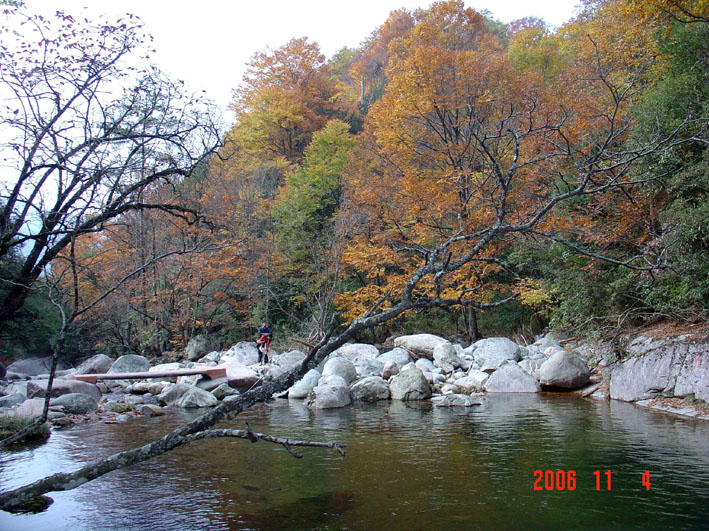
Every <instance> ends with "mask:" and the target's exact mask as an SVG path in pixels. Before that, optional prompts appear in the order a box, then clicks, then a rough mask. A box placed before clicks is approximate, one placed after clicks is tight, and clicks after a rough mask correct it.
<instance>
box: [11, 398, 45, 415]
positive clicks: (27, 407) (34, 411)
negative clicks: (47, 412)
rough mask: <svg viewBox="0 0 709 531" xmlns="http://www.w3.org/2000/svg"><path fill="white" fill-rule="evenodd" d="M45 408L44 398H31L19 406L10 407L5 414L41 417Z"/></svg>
mask: <svg viewBox="0 0 709 531" xmlns="http://www.w3.org/2000/svg"><path fill="white" fill-rule="evenodd" d="M43 410H44V398H30V399H28V400H25V401H24V402H22V403H21V404H20V405H19V406H16V407H14V408H12V409H9V410H8V411H7V413H5V412H3V415H17V416H19V417H32V418H34V417H39V416H40V415H41V414H42V411H43Z"/></svg>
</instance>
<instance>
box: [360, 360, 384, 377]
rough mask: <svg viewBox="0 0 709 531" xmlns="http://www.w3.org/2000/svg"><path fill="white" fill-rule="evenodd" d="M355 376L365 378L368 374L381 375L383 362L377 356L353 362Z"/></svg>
mask: <svg viewBox="0 0 709 531" xmlns="http://www.w3.org/2000/svg"><path fill="white" fill-rule="evenodd" d="M355 368H356V369H357V376H359V377H360V378H367V377H368V376H381V375H382V371H383V370H384V362H382V361H379V359H377V358H370V359H363V360H360V361H359V363H358V364H355Z"/></svg>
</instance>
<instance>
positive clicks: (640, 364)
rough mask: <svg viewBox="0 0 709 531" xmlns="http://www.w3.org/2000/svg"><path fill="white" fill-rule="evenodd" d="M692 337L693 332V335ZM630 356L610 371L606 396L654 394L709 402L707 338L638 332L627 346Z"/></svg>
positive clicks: (644, 396) (631, 398) (632, 397)
mask: <svg viewBox="0 0 709 531" xmlns="http://www.w3.org/2000/svg"><path fill="white" fill-rule="evenodd" d="M695 337H696V336H695ZM627 351H628V354H629V355H631V356H634V357H632V358H631V359H629V360H627V361H625V362H623V363H616V364H615V365H614V366H613V368H612V369H611V371H610V397H611V398H614V399H617V400H625V401H635V400H642V399H647V398H653V397H657V396H666V397H685V396H687V395H691V394H694V396H695V397H696V398H699V399H701V400H704V401H705V402H709V341H708V340H707V339H704V338H701V337H699V338H696V339H694V340H692V341H689V340H688V338H687V337H683V336H680V337H677V338H664V337H663V338H659V339H655V338H650V337H645V336H638V337H637V338H635V339H634V340H633V341H632V342H631V343H630V344H628V346H627Z"/></svg>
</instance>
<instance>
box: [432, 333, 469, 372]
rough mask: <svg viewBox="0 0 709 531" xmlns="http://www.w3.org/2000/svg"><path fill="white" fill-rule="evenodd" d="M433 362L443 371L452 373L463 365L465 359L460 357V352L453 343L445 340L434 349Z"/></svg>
mask: <svg viewBox="0 0 709 531" xmlns="http://www.w3.org/2000/svg"><path fill="white" fill-rule="evenodd" d="M433 364H434V365H435V366H436V367H438V368H440V369H442V370H443V372H447V373H451V372H453V371H454V370H455V369H457V368H459V367H461V366H462V365H463V360H461V359H460V357H458V352H457V351H456V348H455V346H453V344H452V343H450V342H448V341H443V342H442V343H439V344H438V345H436V346H435V347H434V349H433Z"/></svg>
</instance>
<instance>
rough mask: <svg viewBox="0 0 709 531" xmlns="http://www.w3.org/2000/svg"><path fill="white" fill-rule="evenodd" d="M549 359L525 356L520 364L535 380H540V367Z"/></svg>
mask: <svg viewBox="0 0 709 531" xmlns="http://www.w3.org/2000/svg"><path fill="white" fill-rule="evenodd" d="M546 360H547V358H546V357H542V358H525V359H523V360H522V361H520V362H519V366H520V367H522V370H524V371H525V372H527V373H528V374H531V375H532V376H533V377H534V379H535V380H537V381H539V378H540V376H539V369H540V368H541V366H542V365H543V364H544V362H545V361H546Z"/></svg>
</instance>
